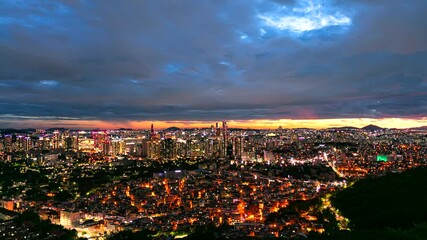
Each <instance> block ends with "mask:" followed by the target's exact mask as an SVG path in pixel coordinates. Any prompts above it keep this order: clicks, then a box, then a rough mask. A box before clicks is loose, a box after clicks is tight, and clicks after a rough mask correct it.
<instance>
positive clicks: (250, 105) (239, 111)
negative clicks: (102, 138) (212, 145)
mask: <svg viewBox="0 0 427 240" xmlns="http://www.w3.org/2000/svg"><path fill="white" fill-rule="evenodd" d="M426 7H427V2H426V1H421V0H419V1H410V2H409V1H400V0H390V1H362V0H360V1H356V0H354V1H353V0H352V1H332V0H324V1H320V0H315V1H308V0H294V1H293V0H250V1H200V0H189V1H184V2H180V1H126V3H124V2H122V1H108V3H105V1H83V0H81V1H67V0H62V1H12V0H5V1H2V2H1V3H0V16H1V17H0V28H1V32H0V53H1V54H0V63H1V68H0V91H1V92H2V94H1V95H0V123H1V125H2V126H3V128H27V127H71V128H79V127H80V128H119V127H130V128H138V129H140V128H149V125H150V124H151V122H155V123H156V125H157V126H159V127H160V128H165V127H168V126H176V125H177V126H178V127H209V126H210V125H211V123H212V122H213V121H220V120H223V119H226V120H228V121H229V122H230V126H233V127H251V128H277V127H278V126H283V127H290V128H294V127H312V128H327V127H336V126H356V127H362V126H365V125H368V124H376V125H379V126H381V127H389V128H392V127H396V128H409V127H419V126H424V125H427V123H426V121H427V120H426V117H425V116H426V112H427V97H426V96H427V83H426V69H427V67H426V62H427V52H426V49H427V34H426V29H427V26H426V24H427V19H426V16H425V14H424V11H425V9H426Z"/></svg>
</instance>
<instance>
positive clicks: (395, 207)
mask: <svg viewBox="0 0 427 240" xmlns="http://www.w3.org/2000/svg"><path fill="white" fill-rule="evenodd" d="M426 183H427V168H415V169H411V170H408V171H406V172H403V173H400V174H388V175H386V176H383V177H379V178H367V179H363V180H361V181H359V182H357V183H355V184H354V185H353V186H352V187H350V188H347V189H345V190H343V191H341V192H338V193H337V194H336V195H335V197H334V198H333V199H332V203H333V205H334V206H336V207H337V208H338V209H340V211H341V212H342V214H343V215H344V216H345V217H347V218H349V219H350V228H351V229H352V231H351V232H341V233H338V234H337V235H338V236H334V239H375V240H380V239H411V240H412V239H413V240H418V239H420V240H421V239H427V186H426Z"/></svg>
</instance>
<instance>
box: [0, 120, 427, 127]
mask: <svg viewBox="0 0 427 240" xmlns="http://www.w3.org/2000/svg"><path fill="white" fill-rule="evenodd" d="M217 121H220V120H217ZM1 122H2V121H0V123H1ZM215 122H216V121H214V120H213V121H182V120H176V121H156V120H154V121H115V122H109V121H101V120H34V119H30V120H25V121H22V120H21V121H15V125H16V126H21V127H29V126H32V127H35V128H50V127H58V128H60V127H66V128H75V129H84V128H86V129H87V128H100V129H118V128H132V129H148V128H150V125H151V124H152V123H153V124H154V126H155V128H156V129H159V130H161V129H165V128H168V127H172V126H173V127H178V128H209V127H210V126H211V125H213V124H214V123H215ZM228 123H229V126H230V127H231V128H247V129H276V128H278V127H279V126H281V127H283V128H313V129H325V128H333V127H346V126H347V127H349V126H351V127H359V128H360V127H364V126H366V125H369V124H374V125H378V126H381V127H384V128H400V129H405V128H416V127H422V126H427V118H420V119H409V118H382V119H373V118H341V119H256V120H230V121H228Z"/></svg>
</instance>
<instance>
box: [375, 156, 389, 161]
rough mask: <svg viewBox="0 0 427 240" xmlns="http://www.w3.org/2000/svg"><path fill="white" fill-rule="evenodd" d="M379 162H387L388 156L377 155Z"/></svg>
mask: <svg viewBox="0 0 427 240" xmlns="http://www.w3.org/2000/svg"><path fill="white" fill-rule="evenodd" d="M377 162H387V156H384V155H378V156H377Z"/></svg>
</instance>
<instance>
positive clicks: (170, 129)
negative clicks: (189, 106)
mask: <svg viewBox="0 0 427 240" xmlns="http://www.w3.org/2000/svg"><path fill="white" fill-rule="evenodd" d="M179 130H181V128H177V127H170V128H166V129H165V130H163V132H176V131H179Z"/></svg>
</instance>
